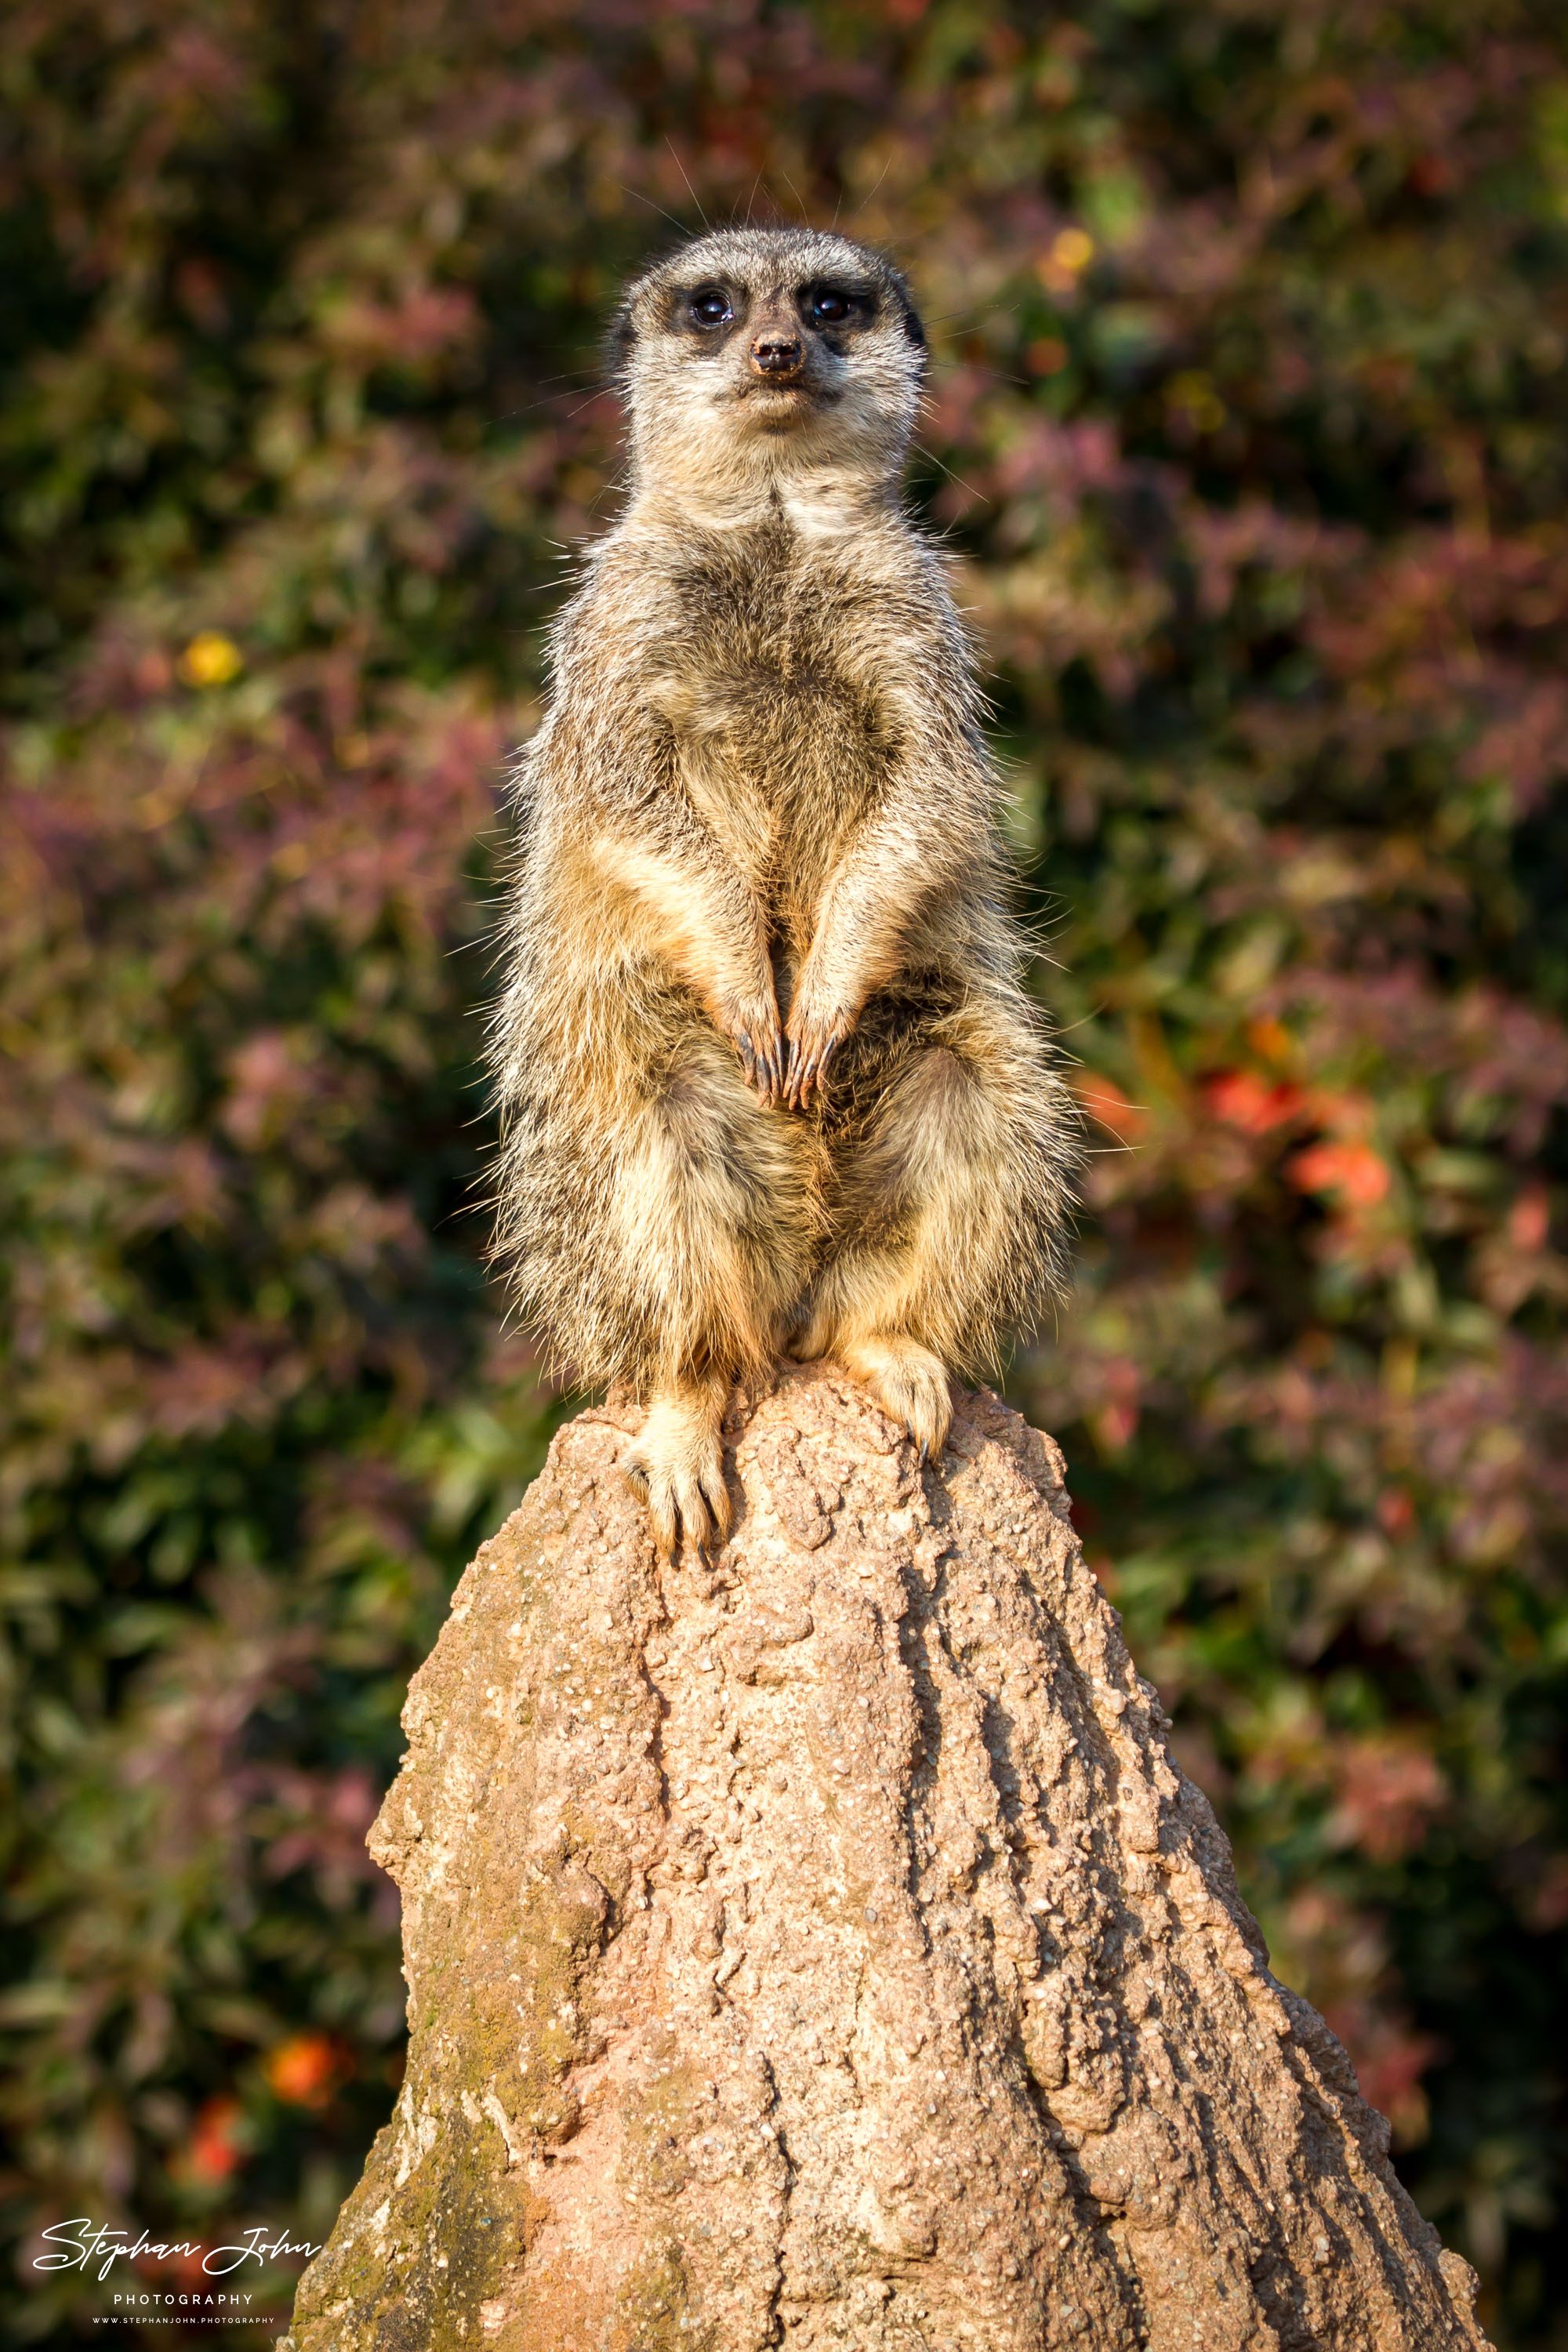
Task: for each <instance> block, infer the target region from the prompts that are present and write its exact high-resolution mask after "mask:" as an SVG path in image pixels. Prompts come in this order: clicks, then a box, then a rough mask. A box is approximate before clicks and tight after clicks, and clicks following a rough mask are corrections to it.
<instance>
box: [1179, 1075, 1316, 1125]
mask: <svg viewBox="0 0 1568 2352" xmlns="http://www.w3.org/2000/svg"><path fill="white" fill-rule="evenodd" d="M1204 1093H1205V1097H1207V1100H1208V1107H1209V1108H1210V1110H1212V1111H1213V1113H1214V1115H1215V1118H1223V1119H1224V1120H1225V1122H1226V1126H1227V1127H1239V1128H1240V1129H1241V1130H1242V1132H1243V1134H1245V1135H1267V1134H1268V1130H1269V1129H1270V1128H1271V1127H1282V1126H1283V1125H1284V1123H1285V1121H1286V1120H1287V1119H1288V1118H1295V1117H1296V1116H1297V1114H1298V1112H1300V1110H1301V1109H1302V1108H1304V1107H1305V1104H1306V1099H1307V1097H1306V1096H1305V1095H1304V1094H1303V1093H1302V1091H1301V1089H1300V1087H1292V1086H1287V1085H1285V1084H1283V1083H1281V1084H1279V1085H1278V1086H1270V1085H1269V1084H1268V1080H1267V1079H1266V1078H1260V1077H1259V1076H1258V1074H1257V1072H1256V1071H1255V1070H1222V1071H1220V1073H1219V1075H1218V1076H1217V1077H1213V1078H1210V1079H1209V1081H1208V1083H1207V1085H1206V1086H1205V1088H1204Z"/></svg>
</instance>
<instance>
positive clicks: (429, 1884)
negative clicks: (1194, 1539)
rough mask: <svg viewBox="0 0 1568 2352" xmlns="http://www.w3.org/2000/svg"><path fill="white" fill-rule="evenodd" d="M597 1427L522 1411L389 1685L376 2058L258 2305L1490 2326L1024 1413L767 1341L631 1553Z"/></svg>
mask: <svg viewBox="0 0 1568 2352" xmlns="http://www.w3.org/2000/svg"><path fill="white" fill-rule="evenodd" d="M635 1426H636V1423H635V1419H634V1417H633V1416H631V1415H629V1414H626V1415H623V1414H621V1413H619V1412H616V1410H614V1409H613V1408H606V1409H605V1410H604V1411H602V1412H586V1413H584V1414H583V1415H582V1416H581V1417H580V1418H579V1419H578V1420H577V1421H575V1422H574V1423H572V1424H571V1425H570V1427H568V1428H566V1429H563V1431H562V1432H561V1433H560V1434H559V1435H558V1437H557V1438H556V1440H555V1442H554V1444H553V1445H552V1449H551V1455H550V1461H549V1465H548V1467H547V1468H546V1470H545V1471H544V1473H543V1475H542V1476H541V1477H540V1479H539V1480H538V1482H537V1483H536V1484H535V1486H533V1487H532V1488H531V1491H530V1493H529V1495H528V1496H527V1498H526V1499H525V1501H524V1502H523V1504H522V1507H521V1509H520V1510H519V1511H518V1512H517V1513H516V1514H515V1515H514V1517H512V1518H511V1519H510V1520H509V1521H508V1523H507V1525H506V1526H505V1527H504V1528H502V1530H501V1532H500V1535H498V1536H497V1537H496V1538H495V1539H494V1540H493V1541H492V1542H490V1543H488V1544H486V1545H485V1547H484V1549H482V1550H481V1551H480V1553H479V1558H478V1559H476V1560H475V1562H474V1564H473V1566H472V1567H471V1568H470V1569H469V1570H468V1574H467V1575H466V1576H465V1577H464V1579H463V1581H462V1583H461V1585H460V1586H459V1587H458V1593H457V1596H456V1598H455V1600H454V1601H453V1605H452V1614H451V1619H450V1622H449V1623H448V1624H447V1629H446V1631H445V1633H443V1635H442V1637H441V1640H440V1642H439V1643H438V1644H437V1649H436V1651H435V1653H434V1654H433V1655H432V1656H431V1658H430V1659H429V1661H428V1663H427V1664H426V1665H425V1667H424V1668H423V1669H422V1671H421V1672H420V1674H419V1675H417V1676H416V1679H415V1682H414V1685H413V1688H412V1690H411V1691H410V1694H409V1698H408V1705H407V1709H406V1711H405V1717H404V1721H405V1726H406V1728H407V1731H408V1736H409V1740H410V1747H409V1751H408V1755H407V1758H406V1760H405V1764H404V1768H403V1770H402V1773H401V1774H400V1776H399V1778H398V1780H397V1782H396V1784H395V1787H394V1788H393V1790H392V1791H391V1794H390V1795H389V1796H388V1798H387V1801H386V1803H385V1805H384V1808H383V1811H382V1813H381V1817H380V1820H379V1822H377V1824H376V1827H375V1829H374V1831H373V1832H372V1839H371V1843H372V1850H373V1851H374V1853H376V1854H377V1856H378V1857H379V1858H380V1859H381V1860H382V1861H383V1862H384V1864H385V1866H386V1867H387V1868H388V1869H389V1870H390V1871H391V1872H392V1873H393V1874H394V1875H395V1877H396V1878H397V1880H398V1882H399V1884H400V1885H401V1886H402V1889H403V1901H404V1937H405V1966H406V1973H407V1978H408V1985H409V2001H408V2008H409V2023H410V2027H411V2029H412V2034H413V2044H412V2049H411V2052H410V2060H409V2067H408V2074H407V2078H406V2081H405V2084H404V2088H403V2091H402V2095H401V2096H400V2097H399V2100H398V2103H397V2107H396V2111H395V2116H394V2118H393V2120H392V2122H391V2124H390V2125H389V2126H387V2128H386V2129H385V2130H384V2132H383V2133H382V2134H381V2136H380V2137H379V2139H378V2140H377V2142H376V2144H375V2147H374V2151H373V2153H372V2155H371V2158H370V2160H369V2163H368V2165H367V2167H366V2169H365V2174H364V2179H363V2181H362V2183H361V2184H360V2186H359V2188H358V2189H356V2190H355V2191H354V2193H353V2196H352V2197H351V2198H350V2199H349V2200H348V2202H347V2204H346V2205H345V2206H344V2208H343V2210H342V2216H341V2218H340V2220H339V2221H338V2225H337V2228H336V2230H335V2231H334V2232H333V2235H332V2238H331V2243H330V2245H329V2246H328V2247H327V2249H326V2251H325V2252H323V2253H322V2254H321V2256H320V2257H319V2258H318V2260H317V2261H316V2262H315V2263H313V2264H312V2266H311V2267H310V2270H309V2271H308V2272H307V2273H305V2276H304V2278H303V2280H302V2281H301V2283H300V2293H299V2298H298V2302H297V2305H296V2308H295V2315H294V2320H293V2332H292V2334H291V2336H288V2337H285V2338H284V2339H283V2342H284V2345H285V2346H286V2347H291V2352H373V2347H374V2352H423V2347H443V2352H444V2347H453V2346H458V2345H464V2346H470V2347H480V2346H492V2347H496V2352H668V2347H703V2352H752V2347H761V2346H764V2345H776V2344H780V2343H782V2344H784V2345H787V2346H793V2347H797V2352H805V2347H818V2346H826V2345H836V2346H843V2345H850V2346H855V2347H866V2352H894V2347H897V2352H956V2347H960V2346H964V2347H978V2348H979V2352H1026V2347H1027V2352H1039V2347H1046V2346H1054V2345H1061V2344H1078V2345H1079V2346H1081V2347H1084V2352H1100V2347H1105V2348H1106V2352H1110V2347H1123V2346H1126V2347H1131V2346H1134V2345H1149V2346H1152V2347H1157V2352H1193V2347H1196V2346H1201V2347H1203V2352H1242V2347H1247V2352H1287V2347H1307V2346H1311V2347H1335V2352H1352V2347H1379V2352H1384V2347H1386V2352H1393V2347H1410V2352H1417V2347H1419V2348H1420V2352H1432V2347H1461V2346H1465V2347H1478V2346H1480V2345H1482V2344H1483V2342H1484V2339H1483V2338H1482V2336H1481V2335H1480V2334H1479V2329H1478V2327H1477V2325H1476V2321H1475V2318H1474V2315H1473V2312H1472V2308H1471V2298H1472V2294H1473V2289H1474V2282H1473V2278H1472V2275H1471V2273H1469V2271H1468V2269H1467V2267H1466V2265H1465V2264H1464V2263H1462V2262H1460V2261H1458V2259H1457V2257H1455V2256H1454V2255H1451V2254H1445V2253H1443V2252H1441V2251H1440V2249H1439V2246H1438V2243H1437V2240H1436V2234H1435V2232H1434V2231H1432V2230H1431V2229H1430V2228H1429V2227H1427V2226H1426V2224H1425V2223H1423V2222H1422V2221H1421V2220H1420V2218H1419V2216H1418V2215H1417V2213H1416V2211H1415V2208H1414V2206H1413V2205H1412V2204H1411V2203H1410V2200H1408V2198H1407V2197H1406V2196H1405V2192H1404V2191H1403V2189H1401V2188H1400V2187H1399V2185H1398V2183H1397V2181H1396V2180H1395V2179H1394V2174H1393V2172H1392V2171H1391V2169H1390V2168H1389V2164H1388V2161H1387V2155H1386V2149H1387V2141H1388V2133H1387V2126H1385V2124H1384V2121H1383V2119H1382V2117H1381V2116H1377V2115H1375V2114H1374V2113H1373V2110H1372V2109H1371V2108H1370V2107H1368V2106H1367V2105H1365V2104H1364V2103H1363V2100H1362V2099H1361V2098H1360V2096H1359V2095H1358V2094H1357V2091H1356V2086H1355V2079H1354V2076H1353V2074H1352V2072H1351V2068H1350V2065H1349V2063H1348V2062H1347V2060H1346V2058H1345V2056H1344V2053H1343V2052H1342V2050H1341V2048H1340V2046H1339V2044H1338V2043H1337V2042H1335V2040H1334V2039H1333V2036H1332V2035H1331V2033H1330V2032H1329V2031H1328V2029H1327V2027H1326V2026H1324V2025H1323V2023H1322V2022H1321V2020H1320V2019H1319V2018H1318V2017H1317V2016H1316V2015H1315V2013H1314V2012H1313V2011H1311V2010H1310V2008H1309V2007H1308V2006H1307V2004H1306V2003H1305V2002H1304V2001H1303V2000H1300V1999H1299V1998H1298V1997H1297V1996H1296V1995H1295V1994H1293V1993H1291V1992H1289V1991H1288V1990H1286V1989H1285V1987H1283V1986H1282V1985H1280V1984H1279V1982H1277V1980H1276V1979H1274V1978H1273V1977H1272V1976H1271V1975H1270V1973H1269V1970H1268V1964H1267V1958H1266V1954H1265V1951H1264V1948H1263V1944H1262V1941H1261V1938H1260V1937H1259V1935H1258V1929H1257V1927H1255V1925H1254V1923H1253V1921H1252V1919H1251V1917H1250V1916H1249V1915H1248V1913H1247V1910H1246V1909H1245V1907H1244V1906H1243V1904H1242V1902H1241V1899H1240V1896H1239V1895H1238V1894H1237V1887H1236V1882H1235V1878H1234V1876H1233V1874H1232V1869H1231V1862H1230V1855H1229V1851H1228V1849H1227V1847H1226V1843H1225V1840H1224V1838H1223V1836H1222V1835H1221V1833H1220V1832H1219V1829H1218V1827H1217V1825H1216V1823H1215V1819H1214V1816H1213V1814H1212V1812H1211V1811H1210V1810H1209V1807H1208V1804H1207V1802H1206V1801H1205V1798H1204V1797H1203V1796H1202V1795H1201V1794H1200V1792H1199V1791H1198V1790H1196V1789H1195V1788H1194V1786H1193V1785H1192V1783H1191V1782H1190V1781H1187V1780H1184V1779H1183V1778H1182V1776H1181V1775H1180V1773H1179V1772H1178V1771H1177V1770H1176V1769H1175V1767H1174V1766H1173V1763H1172V1762H1171V1760H1170V1759H1169V1756H1168V1754H1167V1751H1166V1746H1165V1740H1164V1736H1163V1735H1164V1731H1165V1729H1166V1725H1165V1722H1164V1718H1163V1716H1162V1714H1161V1710H1160V1705H1159V1701H1158V1699H1157V1697H1156V1696H1155V1694H1154V1692H1153V1690H1152V1687H1151V1685H1148V1684H1146V1683H1143V1682H1141V1681H1140V1679H1139V1677H1138V1675H1136V1674H1135V1672H1134V1671H1133V1667H1132V1664H1131V1659H1130V1658H1129V1656H1128V1654H1127V1651H1126V1648H1125V1646H1124V1644H1123V1643H1122V1641H1121V1634H1120V1632H1119V1630H1118V1621H1117V1617H1116V1613H1115V1612H1114V1611H1113V1610H1112V1609H1111V1608H1110V1606H1109V1605H1108V1603H1107V1602H1106V1601H1105V1599H1104V1598H1103V1596H1102V1594H1101V1592H1100V1588H1099V1586H1098V1585H1097V1583H1096V1581H1095V1579H1094V1577H1093V1575H1092V1574H1091V1573H1090V1572H1089V1570H1087V1569H1086V1568H1085V1566H1084V1562H1083V1558H1082V1554H1081V1552H1080V1550H1079V1544H1078V1541H1077V1539H1076V1538H1075V1537H1074V1535H1073V1532H1072V1528H1071V1526H1070V1524H1069V1522H1068V1506H1067V1497H1066V1496H1065V1494H1064V1492H1063V1487H1062V1465H1061V1459H1060V1456H1059V1454H1058V1452H1057V1449H1056V1448H1055V1446H1054V1445H1053V1444H1051V1442H1050V1441H1049V1439H1047V1438H1042V1437H1040V1436H1038V1435H1037V1433H1035V1432H1034V1431H1032V1430H1030V1429H1029V1428H1027V1427H1026V1424H1025V1423H1023V1422H1022V1421H1020V1420H1019V1419H1018V1417H1017V1416H1016V1414H1015V1413H1012V1412H1007V1411H1006V1410H1005V1408H1004V1407H1003V1406H1001V1405H1000V1404H999V1403H998V1402H996V1401H995V1400H994V1398H992V1397H990V1396H987V1395H981V1396H978V1397H969V1398H965V1399H963V1400H962V1401H961V1402H960V1405H959V1409H958V1412H957V1416H956V1419H955V1421H954V1423H953V1429H952V1439H951V1441H950V1444H949V1445H948V1447H947V1449H946V1452H945V1453H944V1454H943V1457H942V1462H941V1464H940V1465H937V1466H935V1467H933V1468H931V1469H928V1470H926V1471H925V1472H923V1473H922V1472H921V1470H920V1468H919V1466H918V1465H917V1464H916V1462H915V1460H914V1457H913V1454H912V1452H911V1450H910V1446H909V1444H908V1443H907V1442H906V1441H904V1440H902V1439H900V1438H899V1437H897V1436H896V1435H895V1434H894V1432H893V1431H892V1429H891V1427H890V1426H889V1424H888V1423H886V1422H885V1421H884V1420H883V1418H882V1416H881V1415H880V1413H879V1412H878V1411H877V1409H876V1408H875V1407H874V1406H873V1405H871V1404H870V1403H869V1402H868V1401H867V1400H866V1399H865V1398H864V1396H862V1395H861V1394H860V1393H859V1392H858V1391H856V1390H854V1389H853V1388H852V1387H851V1386H850V1385H849V1384H847V1382H841V1381H838V1380H837V1379H836V1378H835V1377H834V1376H832V1375H831V1374H830V1373H829V1374H822V1373H816V1374H805V1373H802V1374H799V1375H789V1376H786V1377H785V1378H784V1379H783V1380H782V1381H780V1383H779V1385H778V1386H777V1388H776V1389H774V1390H773V1391H772V1392H770V1393H768V1394H767V1395H765V1396H763V1398H762V1399H761V1400H760V1402H756V1404H755V1406H754V1409H753V1408H752V1406H751V1405H749V1404H748V1403H746V1402H744V1401H742V1400H737V1402H736V1405H735V1408H734V1411H733V1412H732V1415H731V1423H730V1425H729V1427H728V1430H727V1439H728V1442H729V1444H730V1446H731V1449H732V1450H731V1482H732V1489H733V1491H734V1493H735V1495H736V1497H737V1502H738V1506H739V1507H738V1510H737V1521H736V1528H735V1533H734V1536H733V1538H732V1540H731V1544H730V1545H729V1546H728V1548H727V1549H726V1550H725V1551H724V1553H723V1554H722V1555H721V1558H720V1559H718V1560H717V1561H716V1562H715V1563H714V1564H713V1565H712V1566H711V1568H709V1569H704V1568H702V1567H701V1566H694V1565H692V1564H690V1563H688V1564H685V1565H683V1566H681V1567H679V1568H678V1569H675V1570H663V1571H661V1570H660V1569H659V1567H658V1563H657V1561H656V1559H655V1557H654V1554H653V1551H652V1549H651V1547H650V1545H649V1543H648V1541H647V1537H646V1534H645V1532H644V1528H643V1525H642V1522H641V1519H640V1517H639V1515H638V1512H637V1508H636V1507H635V1505H634V1503H633V1501H632V1499H631V1497H630V1496H629V1495H628V1494H627V1493H626V1489H625V1488H624V1487H623V1486H622V1484H621V1481H620V1478H619V1476H618V1475H617V1472H616V1464H617V1462H618V1460H619V1459H620V1458H621V1456H622V1455H623V1454H624V1453H625V1452H626V1449H627V1446H628V1444H629V1441H630V1437H631V1434H632V1433H633V1431H634V1429H635Z"/></svg>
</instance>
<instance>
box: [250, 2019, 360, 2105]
mask: <svg viewBox="0 0 1568 2352" xmlns="http://www.w3.org/2000/svg"><path fill="white" fill-rule="evenodd" d="M261 2071H262V2073H263V2074H265V2075H266V2077H267V2080H268V2084H269V2085H270V2086H271V2088H272V2090H273V2091H274V2092H275V2093H276V2094H277V2095H278V2097H279V2098H280V2099H284V2100H286V2101H287V2102H288V2104H289V2105H290V2106H293V2107H321V2106H325V2105H326V2103H327V2101H328V2099H329V2098H331V2095H332V2092H333V2091H334V2089H335V2088H336V2087H337V2084H339V2083H340V2082H341V2081H342V2077H343V2074H344V2073H345V2071H346V2070H345V2067H344V2064H343V2055H342V2051H341V2050H340V2049H339V2048H338V2046H337V2044H336V2042H333V2041H332V2040H331V2037H330V2036H329V2035H327V2034H325V2033H295V2034H291V2035H290V2036H289V2040H288V2041H287V2042H279V2044H278V2045H277V2047H276V2049H273V2050H269V2051H268V2053H267V2055H266V2057H265V2058H264V2059H263V2060H262V2063H261Z"/></svg>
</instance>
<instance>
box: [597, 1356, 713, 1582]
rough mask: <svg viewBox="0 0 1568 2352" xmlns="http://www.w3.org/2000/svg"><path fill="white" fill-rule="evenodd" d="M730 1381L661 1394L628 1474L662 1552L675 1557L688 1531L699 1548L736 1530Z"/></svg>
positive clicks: (710, 1382) (688, 1537)
mask: <svg viewBox="0 0 1568 2352" xmlns="http://www.w3.org/2000/svg"><path fill="white" fill-rule="evenodd" d="M728 1395H729V1382H728V1381H717V1380H712V1381H699V1382H695V1383H693V1385H692V1386H690V1387H689V1388H679V1389H669V1390H666V1391H663V1392H662V1393H661V1394H659V1395H658V1396H656V1397H655V1398H654V1401H653V1403H652V1405H651V1407H650V1408H649V1411H648V1416H647V1420H646V1421H645V1422H644V1423H643V1426H642V1434H641V1435H640V1436H639V1438H638V1439H637V1446H636V1449H635V1451H634V1452H633V1454H632V1456H631V1459H630V1460H629V1462H627V1464H626V1468H625V1471H624V1473H623V1475H624V1476H625V1478H626V1484H627V1486H629V1487H630V1488H631V1490H632V1492H633V1494H634V1495H636V1496H637V1499H638V1500H639V1502H641V1503H643V1504H644V1505H646V1507H647V1519H648V1528H649V1531H650V1533H651V1534H652V1537H653V1539H654V1542H655V1544H656V1546H657V1547H658V1550H659V1552H660V1554H661V1555H662V1557H663V1558H664V1559H674V1558H675V1554H676V1549H677V1547H678V1545H679V1541H680V1538H681V1537H682V1536H684V1537H685V1538H686V1541H687V1542H688V1543H689V1544H690V1545H691V1546H693V1548H694V1549H697V1550H698V1551H705V1550H707V1549H709V1547H710V1545H712V1544H713V1543H714V1542H715V1540H717V1541H718V1542H720V1543H722V1541H723V1539H724V1538H725V1537H726V1536H727V1535H728V1534H729V1532H730V1520H731V1506H730V1490H729V1488H728V1486H726V1485H725V1483H724V1447H723V1444H722V1441H721V1437H720V1434H719V1424H720V1422H721V1418H722V1416H723V1412H724V1404H725V1400H726V1398H727V1397H728Z"/></svg>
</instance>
